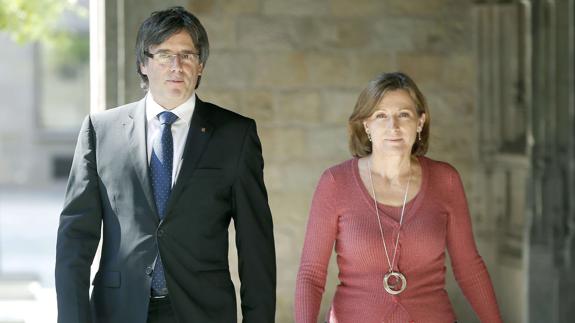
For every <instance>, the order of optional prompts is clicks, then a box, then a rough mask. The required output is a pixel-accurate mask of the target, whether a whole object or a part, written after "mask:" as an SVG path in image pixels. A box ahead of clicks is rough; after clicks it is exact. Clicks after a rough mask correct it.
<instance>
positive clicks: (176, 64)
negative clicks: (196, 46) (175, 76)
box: [171, 55, 182, 71]
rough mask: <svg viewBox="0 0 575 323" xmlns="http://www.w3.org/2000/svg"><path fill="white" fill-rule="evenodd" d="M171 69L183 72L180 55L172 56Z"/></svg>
mask: <svg viewBox="0 0 575 323" xmlns="http://www.w3.org/2000/svg"><path fill="white" fill-rule="evenodd" d="M171 69H172V70H178V71H179V70H182V61H181V58H180V55H174V56H172V65H171Z"/></svg>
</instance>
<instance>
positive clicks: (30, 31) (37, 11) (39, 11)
mask: <svg viewBox="0 0 575 323" xmlns="http://www.w3.org/2000/svg"><path fill="white" fill-rule="evenodd" d="M67 11H70V12H72V13H74V14H76V15H79V16H81V17H86V16H87V10H86V9H85V8H82V7H80V6H79V5H78V4H77V3H76V1H75V0H0V30H1V31H5V32H8V33H9V34H10V35H11V36H12V38H13V39H14V40H15V41H16V42H18V43H20V44H24V43H28V42H34V41H40V42H43V43H46V44H50V45H59V46H60V45H62V44H64V43H66V42H68V41H67V38H68V35H67V33H66V32H65V31H63V30H61V29H59V26H58V23H59V21H60V18H61V17H62V14H63V13H65V12H67Z"/></svg>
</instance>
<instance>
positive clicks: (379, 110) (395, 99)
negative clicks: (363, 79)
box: [363, 90, 425, 155]
mask: <svg viewBox="0 0 575 323" xmlns="http://www.w3.org/2000/svg"><path fill="white" fill-rule="evenodd" d="M424 123H425V113H422V114H421V116H418V115H417V110H416V105H415V102H414V101H413V100H412V99H411V96H409V93H408V92H407V91H405V90H394V91H390V92H388V93H386V94H385V95H384V96H383V98H382V99H381V101H379V103H378V104H377V105H376V107H375V111H374V112H373V114H372V115H371V116H369V117H368V118H367V119H366V120H365V121H364V122H363V126H364V127H365V130H366V132H368V133H369V134H370V135H371V142H372V146H373V152H376V153H383V154H386V155H402V154H409V155H410V154H411V148H412V147H413V144H414V143H415V140H417V132H418V131H421V129H422V128H423V124H424Z"/></svg>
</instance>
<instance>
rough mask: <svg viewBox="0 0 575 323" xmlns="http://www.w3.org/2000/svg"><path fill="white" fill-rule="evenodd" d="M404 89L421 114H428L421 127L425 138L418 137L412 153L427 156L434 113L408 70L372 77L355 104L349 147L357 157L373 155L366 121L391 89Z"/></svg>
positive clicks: (350, 122) (422, 135)
mask: <svg viewBox="0 0 575 323" xmlns="http://www.w3.org/2000/svg"><path fill="white" fill-rule="evenodd" d="M395 90H404V91H406V92H407V93H408V94H409V96H410V97H411V99H412V100H413V102H414V103H415V109H416V111H417V115H418V116H421V114H422V113H425V117H426V118H425V123H424V124H423V129H422V130H421V140H416V141H415V143H414V144H413V147H412V148H411V154H412V155H415V156H423V155H425V153H426V152H427V148H428V147H429V126H430V121H431V116H430V115H429V108H428V107H427V102H426V101H425V97H424V96H423V94H422V93H421V91H420V90H419V88H418V87H417V85H415V82H413V80H412V79H411V78H410V77H409V76H407V75H406V74H404V73H401V72H394V73H382V74H380V75H378V76H377V77H376V78H375V79H373V80H371V81H370V82H369V83H368V84H367V87H365V89H363V91H362V92H361V94H360V95H359V97H358V98H357V102H356V103H355V107H354V108H353V112H352V114H351V115H350V116H349V120H348V131H349V150H350V151H351V154H352V155H353V156H354V157H364V156H367V155H369V154H371V150H372V146H371V142H370V141H369V139H368V137H367V134H366V133H365V128H364V125H363V122H364V121H365V119H367V118H369V117H370V116H371V115H372V114H373V113H374V112H375V109H376V106H377V104H378V103H379V101H381V99H382V98H383V97H384V96H385V95H386V94H387V93H388V92H390V91H395Z"/></svg>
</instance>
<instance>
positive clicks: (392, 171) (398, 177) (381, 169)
mask: <svg viewBox="0 0 575 323" xmlns="http://www.w3.org/2000/svg"><path fill="white" fill-rule="evenodd" d="M368 158H369V162H370V164H371V171H372V173H373V174H377V175H379V176H381V177H382V178H383V179H385V180H388V181H389V182H390V183H394V182H397V183H399V182H403V179H404V178H405V177H408V176H409V174H410V172H411V164H412V157H411V154H408V155H395V156H385V155H382V154H378V153H372V154H371V156H369V157H368Z"/></svg>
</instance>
